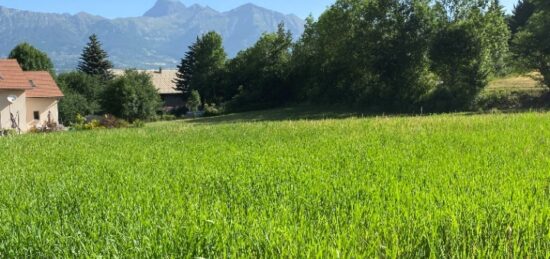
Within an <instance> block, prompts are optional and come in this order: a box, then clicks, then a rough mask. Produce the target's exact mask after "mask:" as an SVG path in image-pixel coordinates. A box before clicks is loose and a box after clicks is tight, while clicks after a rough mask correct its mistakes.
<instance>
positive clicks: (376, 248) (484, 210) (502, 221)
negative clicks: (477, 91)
mask: <svg viewBox="0 0 550 259" xmlns="http://www.w3.org/2000/svg"><path fill="white" fill-rule="evenodd" d="M273 113H274V114H273V115H276V114H278V113H277V112H273ZM246 116H251V115H250V114H249V115H245V116H244V117H243V118H245V119H246ZM255 116H257V114H256V115H255ZM253 117H254V116H253ZM321 117H325V116H321ZM330 117H333V116H330ZM225 118H226V121H225V122H236V121H239V117H229V119H228V117H225ZM280 119H281V118H278V117H277V116H268V117H263V118H261V119H260V120H263V122H256V123H219V122H220V121H199V122H217V123H198V124H193V123H188V122H171V123H157V124H152V125H150V126H148V127H147V128H144V129H126V130H114V131H97V132H70V133H62V134H52V135H29V136H23V137H16V138H8V139H0V155H1V156H0V157H1V158H0V163H1V165H2V166H1V168H0V186H1V188H0V257H28V256H31V255H32V256H46V257H50V256H52V255H54V254H56V255H66V256H73V255H80V256H82V255H88V256H89V255H98V254H101V255H104V256H113V255H119V256H155V257H159V256H161V255H164V256H166V255H173V256H177V255H186V256H203V257H213V256H216V257H225V256H229V255H240V256H250V257H257V256H260V255H266V256H270V257H271V256H285V257H296V256H325V257H336V256H344V257H351V256H364V255H366V256H369V257H371V256H382V255H388V256H390V257H393V256H427V255H430V254H432V255H439V256H443V255H445V256H453V257H463V256H465V255H486V256H491V255H492V256H497V257H500V256H503V255H508V256H514V257H525V256H526V255H528V254H529V255H530V256H531V257H548V256H550V254H549V252H548V251H550V114H538V113H530V114H521V115H479V116H434V117H416V118H383V117H379V118H369V119H355V118H349V119H334V120H312V121H279V120H280ZM270 120H275V121H270Z"/></svg>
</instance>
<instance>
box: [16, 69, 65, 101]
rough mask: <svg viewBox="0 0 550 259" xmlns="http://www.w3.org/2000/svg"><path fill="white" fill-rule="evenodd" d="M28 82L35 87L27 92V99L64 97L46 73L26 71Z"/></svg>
mask: <svg viewBox="0 0 550 259" xmlns="http://www.w3.org/2000/svg"><path fill="white" fill-rule="evenodd" d="M24 74H25V76H26V77H27V80H28V81H29V82H30V84H31V85H33V88H32V90H28V91H26V93H27V97H33V98H36V97H63V93H62V92H61V90H60V89H59V87H58V86H57V84H56V83H55V81H54V80H53V78H52V76H51V75H50V73H49V72H46V71H26V72H24Z"/></svg>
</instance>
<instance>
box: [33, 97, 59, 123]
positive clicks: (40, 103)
mask: <svg viewBox="0 0 550 259" xmlns="http://www.w3.org/2000/svg"><path fill="white" fill-rule="evenodd" d="M57 103H58V100H57V98H27V121H26V123H27V127H28V128H32V127H33V126H39V127H41V126H43V124H44V122H46V121H47V120H48V113H49V112H51V120H52V121H54V122H55V123H58V124H59V110H58V108H57ZM35 111H38V112H39V114H40V120H34V112H35Z"/></svg>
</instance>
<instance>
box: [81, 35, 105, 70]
mask: <svg viewBox="0 0 550 259" xmlns="http://www.w3.org/2000/svg"><path fill="white" fill-rule="evenodd" d="M89 39H90V41H89V42H88V44H87V45H86V47H85V48H84V50H83V51H82V55H81V56H80V62H79V64H78V70H79V71H81V72H84V73H86V74H88V75H92V76H98V77H100V78H102V79H104V80H108V79H111V78H112V74H111V71H110V69H112V68H113V64H112V63H111V62H110V61H109V60H108V59H107V58H108V57H109V56H108V54H107V52H105V51H104V50H103V49H102V48H101V43H100V42H99V40H98V39H97V35H95V34H93V35H92V36H90V38H89Z"/></svg>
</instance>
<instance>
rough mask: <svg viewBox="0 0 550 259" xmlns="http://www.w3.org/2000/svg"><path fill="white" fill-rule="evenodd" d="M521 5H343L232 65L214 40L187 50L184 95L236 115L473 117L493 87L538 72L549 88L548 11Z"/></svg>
mask: <svg viewBox="0 0 550 259" xmlns="http://www.w3.org/2000/svg"><path fill="white" fill-rule="evenodd" d="M548 5H549V4H548V2H547V1H544V0H523V1H520V2H519V3H518V4H517V5H516V7H515V10H514V14H513V15H512V16H511V17H507V16H506V15H505V12H504V11H503V7H502V6H501V5H500V3H499V1H498V0H474V1H471V0H437V1H431V0H338V1H336V3H334V4H333V5H332V6H330V7H329V8H328V9H327V10H326V11H325V12H324V13H323V14H322V15H321V16H320V17H319V18H318V19H317V20H315V19H313V18H312V17H309V18H308V19H307V21H306V27H305V31H304V33H303V35H302V36H301V37H300V39H299V40H298V41H297V42H292V37H291V35H290V33H289V32H287V31H285V29H284V25H282V24H281V25H279V29H278V31H277V32H275V33H266V34H263V35H262V36H261V38H260V39H259V40H258V41H257V42H256V44H254V45H253V46H252V47H250V48H248V49H246V50H243V51H241V52H239V53H238V54H237V56H236V57H234V58H232V59H228V58H227V55H226V54H225V51H224V49H223V42H222V37H221V36H220V35H219V34H217V33H216V32H209V33H206V34H204V35H202V36H201V37H199V38H198V39H197V41H196V42H195V43H194V44H193V45H192V46H190V47H189V50H188V51H187V53H186V55H185V57H184V58H183V59H182V61H181V64H180V65H179V66H178V70H179V72H178V79H177V86H178V89H179V90H181V91H182V92H183V93H184V94H185V95H187V96H189V95H190V94H191V93H192V92H193V91H197V92H198V93H199V94H200V96H201V99H202V103H204V104H208V103H215V104H218V105H220V104H224V105H226V106H227V107H228V108H229V109H231V110H250V109H259V108H268V107H274V106H278V105H281V104H285V103H302V102H308V103H317V104H325V105H326V104H344V105H350V106H355V107H363V108H369V109H372V110H374V111H380V112H416V111H419V110H421V109H422V110H425V111H431V112H444V111H457V110H464V109H468V107H469V105H471V103H472V101H473V99H474V98H475V97H476V96H477V95H478V94H479V93H480V91H481V90H483V89H484V88H485V87H486V86H487V84H488V81H489V79H490V78H493V77H498V76H503V75H506V74H508V73H510V72H512V71H517V70H523V71H525V70H538V71H539V72H540V73H541V75H542V78H543V79H542V83H544V84H545V85H546V86H550V82H549V80H550V74H549V70H550V69H549V67H550V51H549V48H550V44H549V40H550V36H549V35H550V29H549V26H550V25H549V24H550V21H549V19H550V11H549V7H548Z"/></svg>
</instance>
